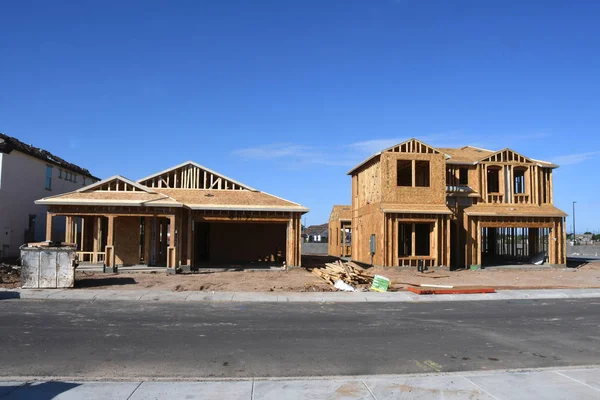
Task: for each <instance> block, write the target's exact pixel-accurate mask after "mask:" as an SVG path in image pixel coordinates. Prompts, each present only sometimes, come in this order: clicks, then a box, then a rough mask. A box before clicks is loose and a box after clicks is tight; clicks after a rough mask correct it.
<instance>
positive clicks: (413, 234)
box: [410, 222, 417, 257]
mask: <svg viewBox="0 0 600 400" xmlns="http://www.w3.org/2000/svg"><path fill="white" fill-rule="evenodd" d="M410 235H411V236H410V240H411V249H410V255H411V256H412V257H414V256H415V255H416V254H415V253H416V252H417V250H416V241H417V232H416V230H415V223H414V222H413V223H412V232H411V233H410Z"/></svg>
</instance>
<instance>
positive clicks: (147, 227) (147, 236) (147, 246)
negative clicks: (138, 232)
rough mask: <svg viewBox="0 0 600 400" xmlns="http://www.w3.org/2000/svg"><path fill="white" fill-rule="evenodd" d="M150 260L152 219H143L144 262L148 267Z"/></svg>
mask: <svg viewBox="0 0 600 400" xmlns="http://www.w3.org/2000/svg"><path fill="white" fill-rule="evenodd" d="M151 258H152V218H151V217H144V261H145V262H146V265H150V259H151Z"/></svg>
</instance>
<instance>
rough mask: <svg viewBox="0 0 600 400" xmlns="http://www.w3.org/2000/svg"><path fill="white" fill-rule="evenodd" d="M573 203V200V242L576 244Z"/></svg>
mask: <svg viewBox="0 0 600 400" xmlns="http://www.w3.org/2000/svg"><path fill="white" fill-rule="evenodd" d="M575 203H577V202H576V201H574V202H573V244H577V234H576V232H575Z"/></svg>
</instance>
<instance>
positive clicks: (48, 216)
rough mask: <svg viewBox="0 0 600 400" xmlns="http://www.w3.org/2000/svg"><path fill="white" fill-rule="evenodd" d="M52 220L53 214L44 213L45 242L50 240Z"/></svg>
mask: <svg viewBox="0 0 600 400" xmlns="http://www.w3.org/2000/svg"><path fill="white" fill-rule="evenodd" d="M52 218H54V214H52V213H51V212H46V240H52Z"/></svg>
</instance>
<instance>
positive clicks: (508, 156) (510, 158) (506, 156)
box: [479, 148, 533, 164]
mask: <svg viewBox="0 0 600 400" xmlns="http://www.w3.org/2000/svg"><path fill="white" fill-rule="evenodd" d="M479 162H496V163H519V164H532V163H533V161H532V160H531V159H530V158H527V157H525V156H524V155H522V154H519V153H517V152H516V151H514V150H511V149H508V148H507V149H503V150H500V151H497V152H495V153H494V154H490V155H489V156H486V157H484V158H482V159H481V160H479Z"/></svg>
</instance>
